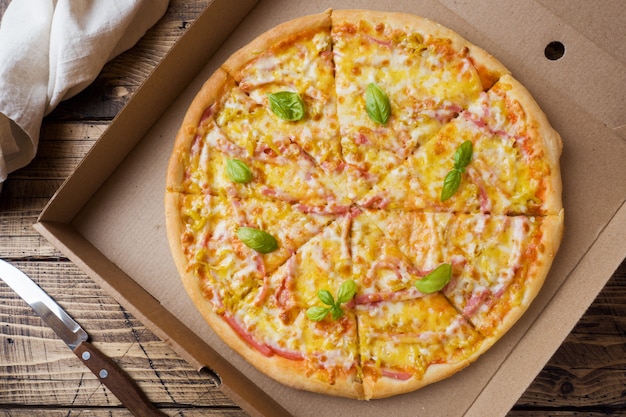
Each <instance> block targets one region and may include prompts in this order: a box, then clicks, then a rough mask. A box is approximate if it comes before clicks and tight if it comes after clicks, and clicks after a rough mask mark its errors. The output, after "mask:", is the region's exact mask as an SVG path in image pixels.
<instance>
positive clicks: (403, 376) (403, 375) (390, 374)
mask: <svg viewBox="0 0 626 417" xmlns="http://www.w3.org/2000/svg"><path fill="white" fill-rule="evenodd" d="M382 373H383V376H386V377H387V378H393V379H397V380H398V381H406V380H408V379H410V378H411V377H412V376H413V374H411V373H409V372H400V371H392V370H391V369H383V370H382Z"/></svg>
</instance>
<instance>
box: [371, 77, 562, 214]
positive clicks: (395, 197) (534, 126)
mask: <svg viewBox="0 0 626 417" xmlns="http://www.w3.org/2000/svg"><path fill="white" fill-rule="evenodd" d="M560 152H561V139H560V137H559V136H558V134H557V133H556V132H555V131H554V130H552V128H551V127H550V125H549V124H548V122H547V120H546V119H545V115H544V114H543V113H542V112H541V111H540V110H539V108H538V107H537V105H536V103H535V102H534V101H532V98H531V97H530V96H529V95H528V92H527V91H526V90H525V89H524V87H523V86H521V85H520V84H519V83H518V82H517V81H515V80H514V79H513V78H512V77H510V76H508V75H505V76H503V77H502V78H501V79H500V81H498V82H497V83H496V84H495V85H494V86H493V87H492V88H491V89H490V90H489V91H487V92H485V93H482V94H481V95H480V96H479V97H478V99H476V100H475V101H474V102H473V103H471V104H470V105H469V107H468V109H467V110H465V111H463V112H462V113H461V114H460V115H459V117H457V118H456V119H454V120H453V121H451V122H450V123H448V124H446V125H445V126H444V127H443V128H442V129H441V130H440V131H439V132H438V133H437V134H436V135H435V136H434V137H433V138H432V139H430V140H429V141H427V142H426V143H425V144H424V145H423V146H421V147H420V148H419V149H418V150H417V151H416V152H415V153H414V154H413V155H411V156H409V158H408V159H407V160H406V162H405V163H403V164H402V165H401V166H398V167H397V168H395V169H394V170H393V171H392V172H390V173H389V174H388V175H387V177H386V178H385V179H384V180H383V181H382V182H381V183H379V184H377V185H376V186H375V187H374V188H373V189H372V191H371V192H370V193H368V194H367V195H366V196H364V197H363V198H362V199H361V200H360V202H359V203H360V204H361V205H363V206H365V207H379V208H388V209H398V208H401V209H405V210H428V211H449V212H456V213H491V214H506V215H518V214H524V215H546V214H551V215H558V214H559V212H560V211H561V208H562V203H561V174H560V169H559V164H558V158H559V155H560ZM446 194H447V195H446Z"/></svg>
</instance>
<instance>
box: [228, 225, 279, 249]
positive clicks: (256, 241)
mask: <svg viewBox="0 0 626 417" xmlns="http://www.w3.org/2000/svg"><path fill="white" fill-rule="evenodd" d="M237 237H238V238H239V240H241V241H242V242H243V243H245V244H246V246H248V247H250V248H252V249H254V250H255V251H257V252H261V253H270V252H273V251H275V250H276V249H278V242H277V241H276V239H275V238H274V236H272V235H270V234H269V233H267V232H264V231H263V230H259V229H255V228H254V227H240V228H238V229H237Z"/></svg>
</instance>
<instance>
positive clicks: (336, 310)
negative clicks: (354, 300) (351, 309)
mask: <svg viewBox="0 0 626 417" xmlns="http://www.w3.org/2000/svg"><path fill="white" fill-rule="evenodd" d="M330 314H331V315H332V316H333V320H339V319H340V318H341V317H342V316H343V310H342V309H341V307H340V306H339V304H335V305H334V306H332V307H331V308H330Z"/></svg>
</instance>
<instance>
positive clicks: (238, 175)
mask: <svg viewBox="0 0 626 417" xmlns="http://www.w3.org/2000/svg"><path fill="white" fill-rule="evenodd" d="M226 175H227V176H228V178H229V179H230V180H231V181H232V182H237V183H240V184H246V183H249V182H250V181H252V171H251V170H250V168H248V165H246V163H245V162H243V161H240V160H239V159H229V160H227V161H226Z"/></svg>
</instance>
